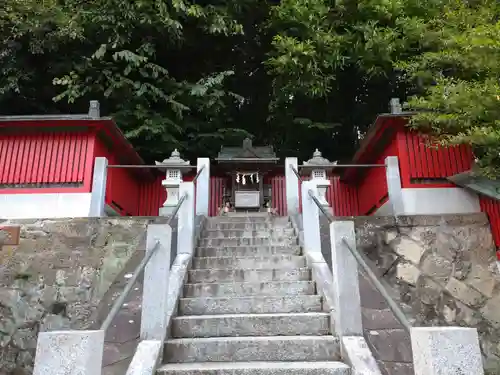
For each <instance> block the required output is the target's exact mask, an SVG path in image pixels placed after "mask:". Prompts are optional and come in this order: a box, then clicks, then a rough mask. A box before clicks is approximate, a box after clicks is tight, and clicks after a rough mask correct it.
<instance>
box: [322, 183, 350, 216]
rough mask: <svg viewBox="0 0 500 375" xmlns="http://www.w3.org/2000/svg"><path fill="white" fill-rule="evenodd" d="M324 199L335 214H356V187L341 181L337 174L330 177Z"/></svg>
mask: <svg viewBox="0 0 500 375" xmlns="http://www.w3.org/2000/svg"><path fill="white" fill-rule="evenodd" d="M326 200H327V201H328V203H330V206H331V207H332V210H333V214H334V215H335V216H356V215H358V192H357V189H356V187H353V186H349V185H348V184H346V183H345V182H343V181H341V180H340V177H339V176H332V177H330V186H329V187H328V189H327V191H326Z"/></svg>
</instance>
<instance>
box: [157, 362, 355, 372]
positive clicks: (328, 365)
mask: <svg viewBox="0 0 500 375" xmlns="http://www.w3.org/2000/svg"><path fill="white" fill-rule="evenodd" d="M157 374H158V375H162V374H165V375H350V374H351V370H350V368H349V366H347V365H346V364H344V363H342V362H337V361H331V362H201V363H179V364H166V365H163V366H161V367H160V368H159V369H158V370H157Z"/></svg>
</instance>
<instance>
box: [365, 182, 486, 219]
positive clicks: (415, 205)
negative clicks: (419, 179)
mask: <svg viewBox="0 0 500 375" xmlns="http://www.w3.org/2000/svg"><path fill="white" fill-rule="evenodd" d="M402 193H403V194H402V195H403V207H404V212H403V213H402V214H403V215H439V214H469V213H476V212H481V207H480V205H479V198H478V196H477V195H476V194H475V193H472V192H469V191H467V190H465V189H462V188H403V189H402ZM374 215H375V216H392V207H391V205H390V202H386V203H384V204H383V205H382V206H381V207H380V208H379V209H378V210H377V211H376V212H375V214H374Z"/></svg>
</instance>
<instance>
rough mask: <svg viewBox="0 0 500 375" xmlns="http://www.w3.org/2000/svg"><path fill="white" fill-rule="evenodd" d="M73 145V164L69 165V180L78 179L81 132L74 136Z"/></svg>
mask: <svg viewBox="0 0 500 375" xmlns="http://www.w3.org/2000/svg"><path fill="white" fill-rule="evenodd" d="M74 142H75V147H74V155H73V164H72V165H71V181H77V182H80V181H81V180H79V170H78V168H79V166H80V156H81V154H82V136H81V134H76V136H75V140H74Z"/></svg>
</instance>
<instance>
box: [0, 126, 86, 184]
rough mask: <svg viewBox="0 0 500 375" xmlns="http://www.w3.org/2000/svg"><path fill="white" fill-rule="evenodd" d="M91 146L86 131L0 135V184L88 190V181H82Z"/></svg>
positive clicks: (84, 176)
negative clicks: (82, 188) (83, 188)
mask: <svg viewBox="0 0 500 375" xmlns="http://www.w3.org/2000/svg"><path fill="white" fill-rule="evenodd" d="M92 147H93V136H92V135H90V134H89V133H87V132H85V133H84V132H82V133H75V132H71V133H70V132H62V133H61V132H59V133H36V134H25V135H1V136H0V185H3V187H4V189H8V188H9V187H12V188H17V189H19V188H21V189H23V188H24V189H30V188H31V189H33V188H41V187H43V188H51V187H58V188H64V187H73V188H75V187H82V186H84V187H85V189H86V190H88V191H90V180H89V181H84V180H85V178H86V176H88V173H86V172H89V171H90V170H89V161H91V160H92V158H91V157H92V155H91V150H92ZM91 167H92V165H91V164H90V168H91ZM20 192H21V191H20V190H13V191H8V190H3V191H2V193H20ZM47 192H48V191H47Z"/></svg>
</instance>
